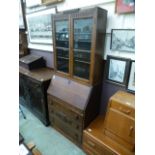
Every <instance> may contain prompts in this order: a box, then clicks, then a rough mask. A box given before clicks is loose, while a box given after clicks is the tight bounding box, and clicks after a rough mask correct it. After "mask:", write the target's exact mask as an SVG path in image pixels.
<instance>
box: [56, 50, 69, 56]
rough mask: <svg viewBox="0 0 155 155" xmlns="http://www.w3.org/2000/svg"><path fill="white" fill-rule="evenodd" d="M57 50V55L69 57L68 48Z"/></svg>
mask: <svg viewBox="0 0 155 155" xmlns="http://www.w3.org/2000/svg"><path fill="white" fill-rule="evenodd" d="M56 52H57V57H65V58H69V51H68V50H67V49H66V50H64V49H58V48H57V49H56Z"/></svg>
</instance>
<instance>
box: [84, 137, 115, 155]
mask: <svg viewBox="0 0 155 155" xmlns="http://www.w3.org/2000/svg"><path fill="white" fill-rule="evenodd" d="M83 149H84V150H85V151H86V153H88V155H116V154H115V153H113V152H112V151H110V150H108V149H107V148H106V147H105V146H104V145H101V144H99V143H98V142H97V141H96V140H95V139H93V138H92V137H88V136H86V135H85V134H84V135H83Z"/></svg>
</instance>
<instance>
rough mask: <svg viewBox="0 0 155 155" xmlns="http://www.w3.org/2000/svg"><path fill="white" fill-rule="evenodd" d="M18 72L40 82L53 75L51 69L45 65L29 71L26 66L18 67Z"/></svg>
mask: <svg viewBox="0 0 155 155" xmlns="http://www.w3.org/2000/svg"><path fill="white" fill-rule="evenodd" d="M19 72H20V73H21V74H23V75H26V76H28V77H31V78H33V79H35V80H37V81H40V82H44V81H47V80H50V79H51V78H52V75H53V70H52V69H49V68H45V67H44V68H39V69H35V70H31V71H30V70H28V69H26V68H23V67H19Z"/></svg>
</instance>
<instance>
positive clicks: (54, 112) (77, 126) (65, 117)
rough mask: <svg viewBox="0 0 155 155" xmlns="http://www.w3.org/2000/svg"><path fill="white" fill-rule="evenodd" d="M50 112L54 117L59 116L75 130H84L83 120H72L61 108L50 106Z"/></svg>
mask: <svg viewBox="0 0 155 155" xmlns="http://www.w3.org/2000/svg"><path fill="white" fill-rule="evenodd" d="M49 114H50V116H51V115H54V117H57V118H58V119H60V120H61V121H63V122H64V123H66V124H67V125H69V126H70V127H71V128H73V129H74V130H77V131H79V132H82V129H83V128H82V122H75V121H74V120H72V119H71V118H70V117H69V116H68V115H66V114H65V113H64V112H63V111H60V110H59V109H56V108H54V107H50V108H49Z"/></svg>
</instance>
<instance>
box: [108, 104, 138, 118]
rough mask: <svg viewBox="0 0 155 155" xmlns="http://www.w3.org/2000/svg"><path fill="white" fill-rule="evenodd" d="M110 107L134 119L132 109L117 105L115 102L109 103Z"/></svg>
mask: <svg viewBox="0 0 155 155" xmlns="http://www.w3.org/2000/svg"><path fill="white" fill-rule="evenodd" d="M110 107H111V108H114V109H116V110H118V111H120V112H122V113H124V114H126V115H129V116H131V117H135V110H134V108H132V107H129V106H126V105H124V104H121V103H118V102H116V101H111V102H110Z"/></svg>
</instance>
